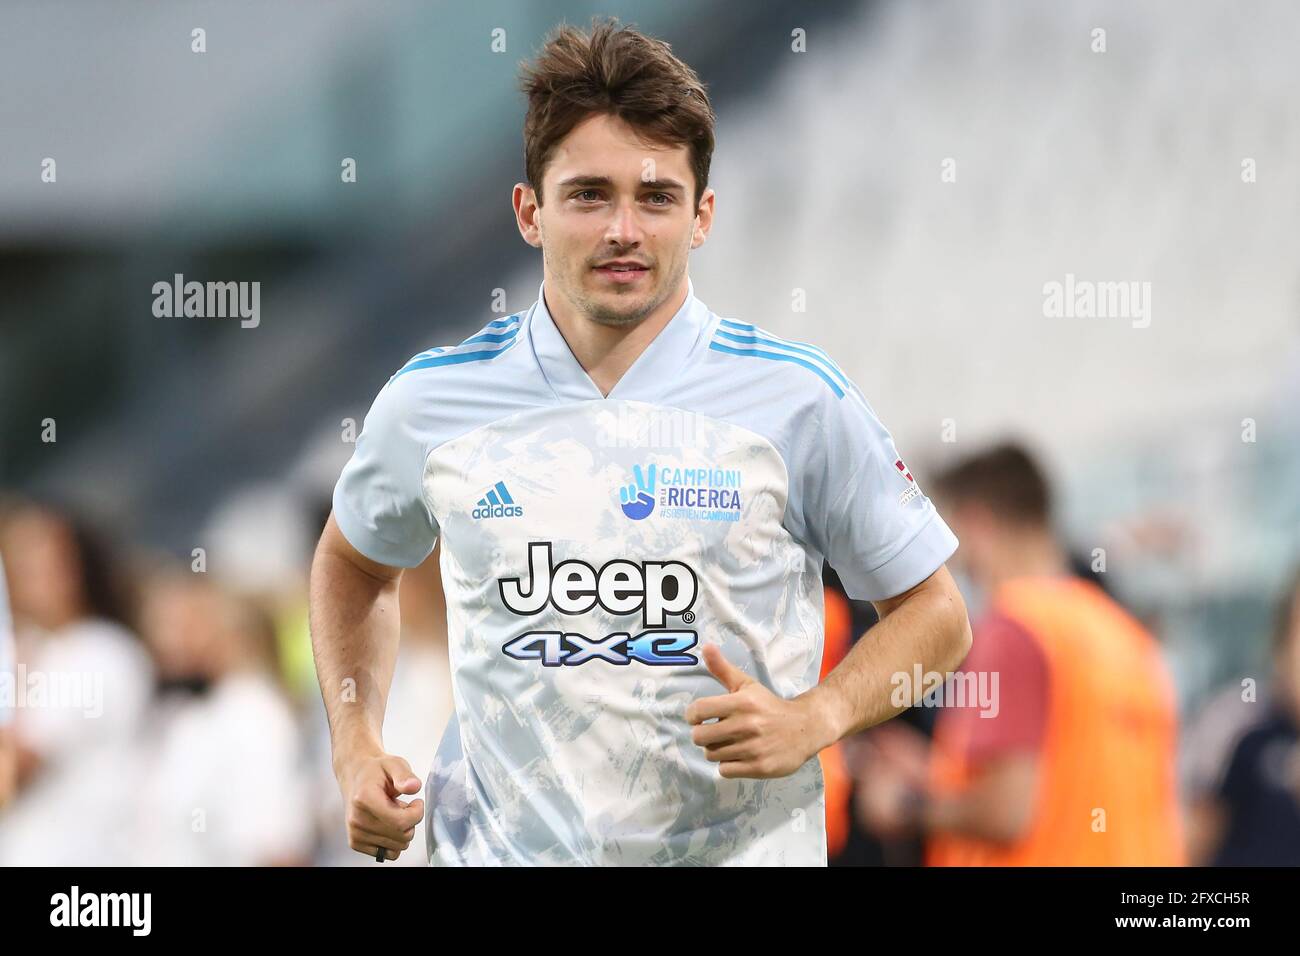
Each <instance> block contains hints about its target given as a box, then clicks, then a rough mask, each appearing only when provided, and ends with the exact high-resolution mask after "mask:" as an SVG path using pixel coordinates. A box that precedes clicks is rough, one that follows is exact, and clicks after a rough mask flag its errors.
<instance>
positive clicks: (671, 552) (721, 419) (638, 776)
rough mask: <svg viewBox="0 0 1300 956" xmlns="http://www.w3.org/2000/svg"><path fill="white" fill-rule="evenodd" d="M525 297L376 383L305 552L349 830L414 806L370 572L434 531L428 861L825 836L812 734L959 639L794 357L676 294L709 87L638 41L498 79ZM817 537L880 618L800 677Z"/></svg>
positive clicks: (691, 854) (389, 613)
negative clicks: (435, 624) (439, 666)
mask: <svg viewBox="0 0 1300 956" xmlns="http://www.w3.org/2000/svg"><path fill="white" fill-rule="evenodd" d="M524 89H525V92H526V93H527V94H528V115H527V120H526V123H525V129H524V139H525V156H526V166H527V176H528V182H527V183H521V184H519V185H516V186H515V189H514V208H515V213H516V216H517V220H518V226H519V231H520V233H521V234H522V236H523V237H524V240H525V241H526V242H528V244H529V245H531V246H534V247H536V248H540V249H541V250H542V256H543V282H542V287H541V289H540V290H539V294H538V299H537V301H536V302H535V303H534V304H533V305H532V306H531V307H529V308H528V309H527V310H525V311H523V312H521V313H517V314H515V315H512V316H510V317H508V318H504V319H498V320H496V321H492V322H489V323H488V324H487V325H486V326H485V327H484V328H483V329H482V330H481V331H480V332H478V333H476V334H475V335H473V336H471V337H470V338H468V339H466V340H465V341H464V342H463V343H461V344H460V345H459V346H454V347H451V348H444V349H433V350H431V351H429V352H426V353H422V354H420V355H416V356H415V357H414V358H412V359H411V360H410V361H409V362H408V363H407V364H406V365H405V366H404V367H403V368H401V369H400V370H399V371H398V372H397V373H396V374H395V375H394V376H393V377H392V378H391V379H390V380H389V381H388V383H387V384H386V385H385V386H384V388H383V389H382V390H381V391H380V393H379V395H378V397H377V398H376V399H375V402H374V405H373V406H372V407H371V409H370V412H369V414H368V415H367V417H366V421H365V427H364V430H363V432H362V435H361V437H360V438H359V440H358V442H357V447H356V451H355V454H354V456H353V458H352V460H351V462H349V464H348V465H347V467H346V468H345V469H344V471H343V474H342V476H341V477H340V479H339V483H338V486H337V488H336V490H335V495H334V512H333V515H332V516H331V519H330V521H329V523H328V525H327V527H326V529H325V533H324V535H323V536H322V538H321V542H320V545H319V548H318V550H317V556H316V560H315V563H314V567H313V572H312V617H313V627H312V635H313V642H314V647H315V653H316V662H317V669H318V672H319V676H320V681H321V687H322V691H323V694H324V697H325V703H326V707H327V709H328V711H329V717H330V727H331V734H332V738H333V745H334V765H335V770H336V773H337V776H338V779H339V785H340V787H341V789H342V791H343V795H344V798H345V801H346V803H347V805H348V826H349V837H350V841H351V845H352V847H353V848H354V849H357V850H359V851H360V852H363V853H367V854H370V855H378V854H379V853H380V851H381V849H382V850H387V857H388V858H389V859H395V858H396V857H397V854H398V853H399V852H401V851H402V850H404V849H406V847H407V846H408V845H409V843H410V839H411V834H412V831H413V827H414V825H415V823H416V822H417V821H418V820H419V819H420V815H421V813H423V812H425V802H424V801H421V800H418V799H417V800H413V801H411V802H410V803H409V804H406V805H403V804H402V803H401V801H400V800H398V799H397V798H398V796H399V795H401V794H414V793H416V792H417V791H418V789H419V781H418V780H417V779H416V777H415V775H414V774H413V773H412V772H411V768H410V766H409V765H408V764H407V762H406V761H405V760H404V759H402V758H401V757H399V756H396V755H390V754H387V753H385V751H384V747H383V743H382V741H381V739H380V735H379V730H378V728H379V727H380V726H381V724H382V720H383V712H384V700H385V695H386V693H387V689H388V686H389V681H390V679H391V676H392V668H393V659H394V655H395V653H396V643H397V627H398V622H397V620H396V619H395V618H396V595H397V581H398V577H399V576H400V574H401V571H402V568H406V567H413V566H415V565H418V564H419V563H420V562H421V561H423V560H424V559H425V557H426V556H427V555H428V554H429V553H430V551H431V549H432V548H433V546H434V542H435V539H437V538H439V537H441V541H442V548H441V571H442V582H443V587H444V589H445V591H446V599H447V615H448V632H449V640H450V653H451V663H452V669H453V672H454V691H455V698H456V700H455V704H456V715H455V717H454V718H453V719H452V721H451V722H450V724H449V726H448V728H447V730H446V733H445V735H444V737H443V742H442V745H441V747H440V748H439V751H438V754H437V756H436V758H435V759H434V763H433V768H432V771H431V773H430V774H429V778H428V782H427V789H426V794H425V796H426V798H427V813H428V819H427V834H428V840H427V842H428V847H427V850H428V853H429V859H430V862H431V863H432V864H433V865H453V864H470V865H475V864H650V865H661V864H708V865H712V864H815V865H824V864H825V862H826V841H825V832H824V800H823V787H822V777H821V772H820V769H819V766H818V762H817V760H816V759H815V758H816V756H817V754H818V752H819V751H820V750H821V749H822V748H824V747H826V746H828V745H830V744H831V743H833V742H834V741H836V740H838V739H839V738H840V737H842V736H844V735H845V734H848V733H852V732H853V731H855V730H858V729H860V728H862V727H866V726H870V725H872V724H875V723H878V722H880V721H882V720H886V719H888V718H889V717H891V716H893V715H894V713H895V712H896V710H897V708H895V707H894V706H892V705H891V703H890V675H891V674H893V673H895V672H897V671H907V672H909V673H910V672H911V669H912V667H913V664H914V663H915V662H918V661H919V662H921V663H922V665H923V666H924V667H926V668H935V669H940V670H945V669H949V668H952V667H955V666H956V665H957V664H958V663H959V662H960V661H961V659H962V658H963V657H964V656H965V653H966V650H967V648H968V646H969V640H970V633H969V625H968V622H967V620H966V612H965V607H964V605H963V603H962V600H961V597H960V595H959V594H958V592H957V590H956V588H955V587H954V585H953V582H952V579H951V577H950V575H949V574H948V572H947V571H946V569H945V568H944V561H945V560H946V559H947V558H948V556H949V555H951V554H952V552H953V551H954V549H955V548H956V545H957V541H956V538H955V537H954V536H953V534H952V532H951V531H949V529H948V528H947V526H946V525H945V524H944V522H943V520H942V519H941V518H940V517H939V516H938V514H937V513H936V512H935V510H934V508H933V507H932V506H931V504H930V502H929V500H928V499H927V498H925V497H924V496H923V495H922V494H920V492H919V491H918V490H916V485H915V482H914V481H913V479H912V476H911V475H910V474H909V473H908V472H907V469H906V466H904V465H903V463H902V461H901V460H900V459H899V457H898V455H897V453H896V451H895V449H894V445H893V442H892V440H891V439H890V436H889V433H888V432H887V431H886V430H885V429H884V427H883V426H882V425H881V424H880V422H879V421H878V420H877V419H876V417H875V415H874V414H873V413H872V411H871V409H870V407H869V406H868V405H867V403H866V401H865V399H864V398H863V396H862V394H861V393H860V392H859V391H858V390H857V388H856V387H854V386H853V384H851V383H850V382H849V381H848V380H847V379H846V378H845V376H844V375H843V373H842V372H841V371H840V370H839V369H838V368H837V367H836V366H835V364H834V363H833V362H831V361H830V359H828V358H827V357H826V355H825V354H824V353H822V352H821V351H820V350H818V349H816V348H813V347H811V346H805V345H797V344H794V343H790V342H785V341H783V340H781V339H778V338H776V337H775V336H772V335H769V334H768V333H766V332H763V331H761V330H760V329H757V328H755V327H753V326H750V325H746V324H744V323H741V322H736V321H733V320H730V319H722V318H719V317H718V316H716V315H714V314H713V313H712V312H710V311H709V309H708V307H707V306H705V305H704V303H702V302H701V301H700V300H698V299H697V298H695V295H694V289H693V286H692V284H691V281H690V279H689V278H688V276H687V268H686V267H687V257H688V254H689V252H690V250H691V249H694V248H696V247H698V246H700V245H701V244H703V242H704V240H705V237H706V236H707V235H708V232H709V228H710V226H711V224H712V219H713V209H714V195H713V190H711V189H709V188H708V170H709V161H710V156H711V153H712V148H713V113H712V109H711V107H710V105H709V101H708V97H707V96H706V94H705V91H704V88H703V86H702V85H701V83H700V81H699V79H698V78H697V77H696V75H695V74H694V72H693V71H692V70H691V69H690V68H689V67H687V66H686V65H685V64H683V63H681V62H680V61H679V60H677V59H676V58H675V57H674V56H673V55H672V53H671V51H670V50H669V48H668V46H667V45H666V44H664V43H662V42H660V41H657V40H653V39H649V38H647V37H645V36H643V35H641V34H639V33H636V32H635V31H632V30H630V29H620V28H618V27H617V25H616V24H612V23H602V24H598V25H596V26H595V27H594V28H593V30H592V32H591V33H590V35H585V34H583V33H580V32H578V31H576V30H573V29H571V28H566V29H563V30H560V31H559V32H558V33H557V34H556V35H555V36H554V37H553V38H552V39H551V40H550V42H549V43H548V44H547V46H546V47H545V49H544V50H543V51H542V53H541V55H540V57H539V59H538V60H537V61H536V62H535V63H534V64H533V65H532V66H531V67H529V68H528V69H527V70H526V72H525V78H524ZM823 558H826V559H829V560H830V561H831V563H832V565H833V566H834V567H835V568H836V569H837V570H838V571H839V573H840V575H841V577H842V578H843V579H844V581H845V583H846V585H847V586H848V588H849V589H850V593H851V594H853V595H854V596H856V597H859V598H863V599H870V600H873V601H875V602H877V607H878V608H879V610H880V612H881V614H882V615H883V616H884V622H883V623H882V624H881V625H880V626H879V629H878V631H877V632H876V634H875V636H874V637H873V639H872V640H870V641H863V642H861V643H860V645H859V646H858V647H857V648H856V649H855V650H854V652H853V653H852V654H850V655H849V656H848V657H847V658H846V659H845V660H844V661H843V662H842V663H841V664H840V666H838V667H837V668H836V669H835V670H834V671H833V672H832V673H831V674H830V675H828V676H827V677H826V679H825V680H824V681H822V682H821V683H818V681H817V678H818V676H819V666H820V663H821V654H822V584H821V568H822V562H823Z"/></svg>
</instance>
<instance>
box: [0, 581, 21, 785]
mask: <svg viewBox="0 0 1300 956" xmlns="http://www.w3.org/2000/svg"><path fill="white" fill-rule="evenodd" d="M14 678H15V674H14V629H13V618H12V617H11V616H10V614H9V590H8V588H7V587H6V585H5V565H4V559H3V558H2V557H0V810H3V809H4V806H5V804H7V803H8V802H9V800H10V798H11V797H12V796H13V795H14V787H15V786H16V785H17V773H18V768H17V745H16V744H15V742H14V734H13V722H14V697H13V692H14V691H15V690H16V688H15V686H14Z"/></svg>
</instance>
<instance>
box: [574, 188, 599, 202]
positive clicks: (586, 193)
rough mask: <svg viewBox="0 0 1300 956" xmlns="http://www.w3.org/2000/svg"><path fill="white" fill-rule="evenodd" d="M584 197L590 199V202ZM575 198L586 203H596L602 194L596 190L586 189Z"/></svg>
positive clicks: (575, 195) (576, 194)
mask: <svg viewBox="0 0 1300 956" xmlns="http://www.w3.org/2000/svg"><path fill="white" fill-rule="evenodd" d="M583 197H590V200H588V199H584V198H583ZM573 198H575V199H582V200H583V201H584V202H587V201H591V202H594V201H595V200H597V199H599V198H600V193H598V192H596V190H594V189H584V190H583V191H582V192H580V193H575V194H574V197H573Z"/></svg>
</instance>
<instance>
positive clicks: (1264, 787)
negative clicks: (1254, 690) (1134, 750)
mask: <svg viewBox="0 0 1300 956" xmlns="http://www.w3.org/2000/svg"><path fill="white" fill-rule="evenodd" d="M1272 656H1273V668H1274V670H1273V674H1274V678H1273V684H1272V687H1271V691H1270V693H1269V695H1268V699H1267V702H1265V701H1264V700H1258V701H1252V702H1246V701H1243V700H1242V697H1241V690H1242V689H1241V687H1239V686H1238V687H1233V688H1230V691H1231V693H1232V699H1233V700H1234V701H1235V703H1236V705H1237V707H1238V708H1241V709H1243V710H1254V711H1255V712H1256V714H1257V716H1256V717H1255V719H1254V720H1253V721H1252V722H1251V723H1250V724H1249V725H1248V726H1247V727H1245V728H1243V729H1241V730H1240V731H1239V732H1238V733H1237V734H1236V742H1235V745H1234V746H1231V747H1229V748H1228V751H1227V753H1228V759H1227V761H1226V764H1225V765H1224V767H1223V771H1222V773H1221V774H1219V775H1218V777H1217V779H1216V780H1215V781H1214V783H1213V785H1212V786H1209V787H1205V788H1204V789H1202V790H1200V791H1199V792H1197V793H1195V794H1194V795H1193V799H1192V803H1191V808H1190V813H1189V824H1190V825H1189V827H1188V829H1189V832H1190V839H1189V847H1190V849H1189V853H1190V855H1191V857H1192V860H1193V861H1194V862H1197V863H1208V864H1210V865H1213V866H1300V574H1297V575H1296V577H1295V579H1294V580H1293V581H1292V583H1291V586H1290V588H1289V589H1288V591H1287V593H1286V595H1285V596H1284V599H1283V601H1282V604H1281V607H1280V608H1279V611H1278V616H1277V625H1276V627H1275V629H1274V633H1273V646H1272Z"/></svg>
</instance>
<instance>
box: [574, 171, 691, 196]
mask: <svg viewBox="0 0 1300 956" xmlns="http://www.w3.org/2000/svg"><path fill="white" fill-rule="evenodd" d="M558 185H559V187H560V188H561V189H564V188H566V187H570V186H582V187H584V188H590V187H593V186H605V187H612V186H613V185H614V180H612V179H610V178H609V177H608V176H588V175H579V176H570V177H569V178H568V179H562V180H560V182H559V184H558ZM639 188H641V189H662V190H678V191H679V192H685V191H686V187H685V186H683V185H682V184H681V183H679V182H678V181H677V180H675V179H655V180H651V181H650V182H643V183H641V184H640V187H639Z"/></svg>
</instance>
